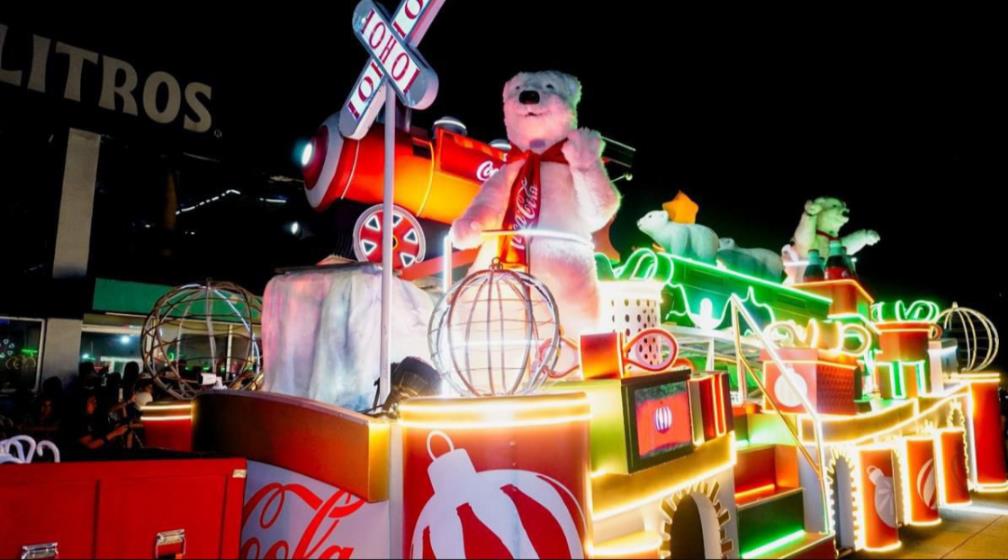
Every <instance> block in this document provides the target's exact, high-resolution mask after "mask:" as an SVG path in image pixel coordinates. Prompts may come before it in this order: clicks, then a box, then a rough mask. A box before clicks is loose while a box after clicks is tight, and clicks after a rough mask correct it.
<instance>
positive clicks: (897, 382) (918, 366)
mask: <svg viewBox="0 0 1008 560" xmlns="http://www.w3.org/2000/svg"><path fill="white" fill-rule="evenodd" d="M876 365H885V366H887V367H888V368H889V386H890V387H892V388H893V398H894V399H903V400H906V398H907V396H906V387H904V386H903V375H902V374H903V366H904V365H908V366H913V368H914V377H916V378H917V392H918V394H919V393H920V392H921V391H922V389H923V388H924V387H926V386H927V385H926V384H925V383H924V381H925V380H924V375H925V373H926V371H925V366H926V365H927V360H913V361H905V360H891V361H883V362H878V363H877V364H876ZM896 372H900V375H896ZM897 388H899V391H898V392H897V391H896V389H897Z"/></svg>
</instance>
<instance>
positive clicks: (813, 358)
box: [760, 319, 871, 415]
mask: <svg viewBox="0 0 1008 560" xmlns="http://www.w3.org/2000/svg"><path fill="white" fill-rule="evenodd" d="M764 334H765V335H766V336H767V337H768V338H769V339H770V340H771V341H774V342H775V344H776V346H777V348H776V354H777V357H778V358H779V359H780V364H778V362H777V361H776V360H774V359H773V358H772V357H771V355H770V352H769V351H768V350H766V349H764V350H763V351H762V354H761V356H760V358H761V359H762V360H763V383H764V386H765V387H766V394H764V406H766V407H777V408H778V409H780V410H781V411H782V412H795V413H803V412H808V409H809V408H811V409H812V410H814V411H816V412H818V413H821V414H845V415H852V414H856V413H857V405H856V403H855V402H854V401H855V400H856V399H858V398H860V396H861V376H860V375H859V374H858V371H859V369H860V366H859V365H858V361H857V357H858V356H859V355H861V354H863V353H864V352H865V351H866V350H867V349H868V347H869V346H870V345H871V334H870V333H869V332H868V330H867V329H865V328H864V327H862V326H860V325H856V324H844V323H840V322H834V321H828V322H820V321H818V320H815V319H810V320H809V321H808V323H807V324H806V325H805V326H804V327H802V326H799V325H798V324H797V323H795V322H794V321H777V322H775V323H771V324H770V325H768V326H767V327H766V329H764ZM781 365H783V367H781Z"/></svg>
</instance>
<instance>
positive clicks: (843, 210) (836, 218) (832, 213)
mask: <svg viewBox="0 0 1008 560" xmlns="http://www.w3.org/2000/svg"><path fill="white" fill-rule="evenodd" d="M813 202H815V203H816V204H818V205H819V206H821V207H822V211H821V212H819V215H818V217H817V220H816V227H817V228H818V229H820V230H822V231H824V232H826V233H828V234H830V235H837V233H838V232H839V231H840V228H842V227H843V226H844V224H846V223H847V222H848V221H849V220H850V215H849V214H850V211H849V210H848V209H847V203H845V202H844V201H842V200H840V199H839V198H833V197H830V196H820V197H819V198H817V199H815V200H814V201H813Z"/></svg>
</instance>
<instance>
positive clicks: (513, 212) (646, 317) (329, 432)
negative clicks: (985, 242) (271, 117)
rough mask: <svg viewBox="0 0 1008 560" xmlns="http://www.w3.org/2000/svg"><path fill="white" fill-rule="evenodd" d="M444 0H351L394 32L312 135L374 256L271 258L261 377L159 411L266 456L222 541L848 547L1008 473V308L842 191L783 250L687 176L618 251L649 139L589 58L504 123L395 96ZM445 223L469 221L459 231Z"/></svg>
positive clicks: (411, 75) (170, 422)
mask: <svg viewBox="0 0 1008 560" xmlns="http://www.w3.org/2000/svg"><path fill="white" fill-rule="evenodd" d="M440 4H441V3H440V2H438V1H428V2H423V1H418V0H417V1H410V0H406V1H404V2H403V3H402V5H400V6H399V8H398V10H397V11H396V12H395V13H394V14H393V15H392V16H388V15H387V14H385V13H384V11H383V10H381V9H380V8H379V7H377V6H376V5H374V4H373V3H372V2H370V1H369V0H363V1H362V2H361V3H360V4H359V5H358V7H357V9H356V11H355V13H354V18H353V21H354V31H355V33H357V35H358V38H359V39H360V40H361V42H362V44H363V45H364V46H365V48H367V49H368V51H369V54H370V57H371V58H370V60H369V61H368V63H367V65H366V67H365V69H364V71H363V72H362V73H361V75H360V77H359V78H358V81H357V83H356V85H355V86H354V89H353V90H352V92H351V94H350V96H349V97H348V99H347V102H346V103H345V105H344V107H343V109H342V111H341V112H340V113H337V114H336V115H334V116H333V117H331V118H330V119H329V120H327V121H326V122H325V123H324V124H323V126H322V127H321V128H320V130H319V132H318V134H317V135H316V136H315V137H314V139H313V140H312V142H311V143H310V144H309V145H308V147H307V148H306V149H305V157H304V158H303V161H302V163H303V166H304V174H305V192H306V195H307V197H308V199H309V201H310V202H311V204H312V206H313V207H315V208H317V209H319V210H322V209H324V208H326V207H327V206H328V205H330V204H333V203H336V202H337V201H339V200H341V199H349V200H354V201H356V202H362V203H368V204H380V206H376V207H373V208H371V209H369V210H367V211H366V212H365V213H364V214H363V215H362V216H361V218H360V219H359V220H358V221H357V224H356V225H355V234H356V235H355V254H356V256H357V258H358V259H359V261H361V262H359V263H352V264H339V265H329V266H316V267H306V268H304V269H297V270H289V271H286V272H284V273H282V274H280V275H278V276H277V277H275V278H274V279H273V280H272V281H271V282H270V284H269V286H268V287H267V289H266V293H265V294H264V298H263V302H262V306H261V315H262V317H261V319H262V327H261V344H262V349H261V355H262V371H263V379H262V388H261V390H241V389H256V388H259V384H258V383H256V384H247V385H243V386H241V387H235V388H233V389H223V388H217V389H208V390H201V391H198V392H197V394H196V396H195V398H192V399H187V400H183V401H179V402H174V403H168V404H160V405H156V406H153V407H149V408H148V409H146V411H145V418H146V420H147V421H148V422H151V423H155V424H156V423H159V422H161V423H162V425H163V426H166V427H170V429H169V430H168V431H171V432H173V433H175V434H176V438H175V439H172V438H171V437H169V436H165V439H164V441H169V442H170V441H174V442H176V443H175V444H172V445H175V446H177V447H179V448H184V449H185V450H187V451H188V450H194V451H196V452H198V453H213V454H216V455H220V456H225V457H239V458H243V459H244V460H246V461H247V463H245V464H243V466H245V468H246V469H247V470H241V472H240V476H239V475H238V474H235V475H234V477H235V478H236V479H243V482H244V486H243V488H242V492H243V496H244V507H243V508H242V511H241V515H240V519H239V518H238V517H233V518H232V517H228V514H227V513H225V515H224V518H225V519H226V520H230V521H226V523H229V522H232V521H233V522H234V523H236V524H235V525H234V526H235V527H237V526H238V525H240V537H239V538H237V539H235V540H234V541H233V542H231V544H230V545H229V547H228V548H226V549H225V548H221V549H219V550H220V554H223V555H228V554H237V555H240V556H241V557H243V558H277V557H285V558H301V557H320V558H331V557H340V558H351V557H364V558H366V557H371V558H373V557H403V558H486V557H493V558H508V557H511V558H536V557H538V558H543V557H548V558H580V557H598V558H612V557H623V558H629V557H638V558H656V557H663V558H697V557H707V558H739V557H741V558H787V557H817V558H836V557H837V555H838V553H839V552H843V551H851V550H867V551H881V550H888V549H893V548H897V547H899V546H900V533H901V530H903V529H904V528H906V527H908V526H929V525H937V524H940V523H941V520H942V513H943V511H946V508H963V507H965V508H968V507H970V503H971V496H973V495H974V494H976V493H984V492H1006V491H1008V476H1006V466H1005V446H1004V438H1003V427H1002V423H1001V422H1002V420H1001V413H1000V406H999V400H998V391H997V390H998V383H999V375H998V374H997V373H995V372H992V371H989V370H988V369H987V368H988V367H989V366H990V364H991V362H992V360H993V358H994V356H995V355H996V353H997V345H998V339H997V332H996V330H995V328H994V327H993V325H991V324H990V322H989V321H988V320H986V318H985V317H983V315H981V314H980V313H978V312H976V311H974V310H971V309H966V308H962V307H958V306H953V307H952V308H950V309H948V310H945V311H941V309H940V307H939V306H938V305H937V304H936V303H934V302H930V301H923V300H921V301H913V302H904V301H899V300H897V301H881V300H876V299H875V297H874V296H873V295H872V294H871V293H869V292H868V291H867V290H866V289H865V287H864V286H863V285H862V284H861V283H860V282H859V280H858V279H857V275H856V274H855V272H854V266H853V261H852V260H851V259H850V258H849V255H850V254H853V253H856V252H857V251H859V250H861V249H862V248H864V247H866V246H870V245H872V244H874V243H876V242H878V241H879V237H878V235H877V234H876V233H875V232H873V231H859V232H853V233H850V234H848V235H846V236H843V237H841V236H840V229H841V228H842V227H843V225H844V223H846V221H847V216H848V212H849V211H848V209H847V208H846V206H845V205H844V203H843V202H842V201H840V200H837V199H834V198H817V199H814V200H810V201H808V202H807V203H806V204H805V208H804V213H803V215H802V217H801V220H800V223H799V225H798V227H797V229H796V232H795V236H794V239H792V241H791V242H790V243H789V244H788V245H786V246H785V247H784V248H783V250H782V251H768V250H765V249H753V248H742V247H739V246H737V245H736V242H735V241H734V240H729V239H722V238H719V237H718V236H717V234H716V233H715V232H714V231H713V230H712V229H711V228H709V227H705V226H703V225H702V224H698V223H697V222H696V220H697V216H698V214H699V208H698V206H697V205H696V204H695V203H693V202H692V201H691V200H690V199H689V197H688V196H686V195H685V194H684V193H679V194H677V195H676V196H675V197H674V198H671V200H669V202H668V203H667V204H665V205H664V206H663V207H662V208H660V209H656V210H655V211H654V212H651V213H648V214H647V215H645V216H643V217H642V218H641V220H640V221H639V222H638V227H639V228H640V229H641V230H642V231H643V232H645V233H647V234H648V235H650V236H651V237H652V238H653V240H654V242H655V245H654V247H652V248H640V249H637V250H635V251H633V252H631V253H629V254H623V255H620V254H619V253H617V252H616V251H615V249H614V248H613V247H612V246H611V245H610V244H609V243H608V235H607V228H608V224H611V223H612V217H613V216H612V214H613V213H614V212H616V206H617V205H618V200H619V195H618V191H617V190H616V188H615V186H614V184H613V182H612V181H610V180H609V175H608V170H607V169H606V167H605V166H606V165H608V166H609V169H612V168H613V167H618V168H620V169H621V170H623V171H626V169H627V168H628V167H629V165H630V158H627V157H625V155H626V150H624V153H623V155H622V156H611V155H607V151H606V149H605V148H603V146H602V140H601V138H600V137H599V136H598V135H597V134H595V133H591V132H588V131H584V130H580V129H578V128H577V124H576V121H577V115H576V112H575V111H576V106H577V99H578V97H579V95H580V84H578V83H577V82H576V79H574V78H573V77H570V76H567V75H565V74H561V73H558V72H542V73H531V74H525V73H523V74H519V75H518V76H516V77H515V78H514V79H512V80H511V81H509V82H508V84H507V86H506V87H505V90H504V112H505V121H506V124H507V127H508V133H509V135H508V136H509V138H508V140H509V144H508V145H505V144H504V143H497V142H495V143H494V145H491V144H486V143H483V142H480V141H478V140H475V139H472V138H470V137H468V136H467V135H466V134H465V133H464V130H459V128H458V127H455V128H454V129H452V127H449V126H444V124H445V121H440V122H441V126H439V127H436V129H435V131H434V132H433V134H428V133H426V132H424V131H422V130H419V129H416V128H410V129H408V130H403V129H401V128H397V127H396V125H395V107H394V105H395V102H396V99H398V100H399V101H401V102H402V104H403V105H404V106H406V107H410V108H414V109H422V108H423V107H425V106H427V105H429V104H430V102H431V100H432V99H433V95H434V94H436V89H437V78H436V75H435V74H433V71H432V70H431V69H430V66H429V65H427V63H426V62H425V61H424V60H423V59H422V58H421V57H420V56H419V54H418V53H417V51H416V47H417V45H418V43H419V41H420V38H421V37H422V35H423V34H424V32H425V31H426V29H427V27H428V26H429V24H430V21H431V19H432V18H433V17H434V16H435V14H436V12H437V11H438V9H439V8H440V7H441V6H440ZM383 101H384V102H385V109H386V112H385V118H384V122H383V123H382V124H380V125H379V124H373V121H374V119H375V117H376V115H377V113H378V111H379V109H380V107H381V105H382V102H383ZM544 114H545V115H547V116H548V117H549V116H550V115H553V116H556V115H558V114H559V115H560V117H558V122H559V124H558V125H557V124H556V123H546V124H543V123H539V122H538V121H535V120H534V119H538V118H541V117H542V115H544ZM522 118H526V119H532V121H522V120H521V119H522ZM528 122H535V124H534V125H529V124H527V123H528ZM523 123H525V124H523ZM554 125H556V126H558V127H559V128H556V129H553V128H551V127H553V126H554ZM523 127H525V128H523ZM530 131H531V132H530ZM536 134H541V135H546V136H548V137H549V138H550V141H549V142H547V143H537V140H538V138H537V137H536ZM383 139H384V142H382V140H383ZM561 145H562V146H561ZM557 146H561V147H557ZM558 185H559V186H558ZM571 193H575V194H573V195H572V194H571ZM671 194H672V193H670V195H671ZM571 196H573V198H563V197H571ZM551 205H552V207H551ZM426 221H433V222H437V223H440V224H444V225H446V226H447V225H450V226H451V229H450V230H449V231H448V232H447V233H446V236H445V241H444V242H443V243H442V244H441V248H440V250H441V251H440V252H441V254H440V255H436V256H432V253H433V252H432V251H428V250H427V247H426V243H425V236H424V235H423V232H422V229H423V228H422V223H424V222H426ZM442 231H443V230H442ZM827 255H828V258H825V257H827ZM379 264H380V265H381V266H379ZM470 265H471V267H470ZM463 267H468V270H466V269H465V268H463ZM865 272H868V273H870V271H865ZM460 273H461V274H460ZM586 274H587V276H586ZM210 292H211V291H210V290H203V291H202V292H200V293H202V294H204V295H206V294H207V293H210ZM235 292H236V293H238V291H237V290H235ZM169 299H170V298H169ZM223 299H224V301H228V302H236V301H237V299H234V298H231V297H230V296H225V297H224V298H223ZM206 305H207V306H209V305H210V303H207V304H206ZM592 308H594V310H595V312H590V310H591V309H592ZM159 313H160V315H159ZM152 316H160V317H170V316H171V313H167V314H166V313H164V312H163V310H158V309H156V310H155V311H154V312H152ZM571 317H573V318H574V320H572V319H571ZM162 320H163V319H162ZM152 332H160V331H159V329H158V326H155V327H153V329H152ZM249 332H250V333H251V338H250V340H251V345H250V346H249V350H248V352H249V355H255V356H258V346H256V345H258V344H259V342H258V341H257V340H256V339H255V330H254V329H250V330H249ZM159 341H160V338H158V339H157V340H156V341H155V342H152V343H151V348H152V349H156V348H161V347H166V346H170V344H168V345H166V344H164V342H163V341H160V342H159ZM253 346H255V348H256V349H255V350H253V349H252V347H253ZM152 352H153V353H154V354H156V352H154V350H152ZM258 371H259V370H258V366H257V367H256V369H255V372H256V373H258ZM184 396H186V397H192V395H184ZM179 434H180V435H179ZM5 445H7V446H9V447H10V449H8V448H7V447H5V448H4V449H3V450H2V452H3V453H5V454H6V455H7V456H8V457H10V460H11V461H12V462H30V459H31V455H32V454H33V453H34V452H35V451H34V448H32V451H31V452H30V453H28V454H27V455H25V454H24V453H23V452H21V451H20V446H19V444H16V442H12V443H9V444H5ZM172 445H169V446H172ZM206 460H209V459H206ZM37 466H38V467H47V468H50V469H52V467H54V465H37ZM217 468H220V467H217ZM234 472H235V473H238V472H239V471H237V470H235V471H234ZM180 476H181V475H180ZM92 499H93V498H92ZM214 499H216V498H214ZM218 501H219V500H218ZM229 511H230V510H229ZM231 515H236V513H235V512H233V511H232V512H231ZM225 530H226V528H221V531H225ZM236 531H237V529H236ZM38 539H42V540H44V539H51V540H55V538H53V537H49V536H44V535H43V536H39V537H38ZM172 542H173V543H176V544H177V539H176V540H175V541H172ZM229 542H230V541H229ZM25 544H28V543H25ZM222 546H223V545H222ZM100 550H102V551H104V552H106V553H108V554H109V555H113V554H116V552H115V551H113V552H109V550H108V549H100ZM36 557H42V556H36Z"/></svg>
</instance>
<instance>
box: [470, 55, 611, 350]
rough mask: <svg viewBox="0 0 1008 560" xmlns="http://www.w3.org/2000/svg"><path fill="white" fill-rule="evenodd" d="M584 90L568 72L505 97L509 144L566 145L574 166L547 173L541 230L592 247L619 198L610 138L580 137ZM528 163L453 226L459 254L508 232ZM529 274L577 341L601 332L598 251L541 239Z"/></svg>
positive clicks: (488, 255) (523, 77) (497, 180)
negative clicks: (530, 96) (608, 154)
mask: <svg viewBox="0 0 1008 560" xmlns="http://www.w3.org/2000/svg"><path fill="white" fill-rule="evenodd" d="M523 91H533V92H535V93H537V94H538V95H539V102H538V103H521V102H520V101H519V96H520V95H521V93H522V92H523ZM580 97H581V85H580V83H579V82H578V80H577V78H575V77H573V76H570V75H567V74H563V73H561V72H553V71H549V72H522V73H520V74H518V75H516V76H515V77H514V78H511V79H510V80H508V82H507V84H505V86H504V91H503V105H504V124H505V126H506V128H507V133H508V140H509V141H510V142H511V144H512V145H513V146H515V147H516V148H518V149H520V150H523V151H524V150H532V151H534V152H536V153H542V152H543V151H545V150H546V149H547V148H549V147H550V146H552V145H554V144H556V143H557V142H560V141H561V140H564V139H566V140H567V143H566V144H564V146H563V154H564V157H565V158H566V159H567V161H568V162H569V165H563V164H558V163H551V162H544V163H543V164H542V167H541V177H542V203H541V208H540V215H539V225H538V229H540V230H550V231H557V232H564V233H568V234H575V235H577V236H580V237H583V238H584V239H585V240H586V241H590V240H591V234H592V233H593V232H595V231H597V230H599V229H601V228H602V227H603V226H605V224H606V223H607V222H608V221H609V219H610V218H611V217H612V216H613V215H615V213H616V210H617V208H618V207H619V193H618V191H616V189H615V187H614V186H613V185H612V182H611V181H610V180H609V175H608V174H607V173H606V170H605V167H604V166H603V164H602V158H601V154H602V147H603V145H602V138H601V136H600V135H599V134H598V133H597V132H594V131H590V130H587V129H578V128H576V127H577V103H578V101H579V100H580ZM522 163H523V162H522V161H518V162H512V163H508V164H506V165H504V167H503V168H502V169H501V170H500V171H499V172H498V173H495V174H494V175H493V176H492V177H491V178H490V179H488V180H487V181H486V182H485V183H483V186H482V187H481V188H480V191H479V193H477V194H476V197H475V198H474V199H473V201H472V203H470V205H469V208H468V209H466V211H465V212H464V213H463V214H462V215H461V216H460V217H459V218H458V219H456V220H455V222H454V223H453V224H452V228H451V235H452V241H453V242H454V244H455V246H456V247H459V248H472V247H477V246H479V245H480V244H481V243H482V242H483V239H482V237H481V235H480V234H481V232H483V231H484V230H494V229H500V228H501V225H502V222H503V219H504V212H505V211H506V210H507V205H508V197H509V195H510V193H511V185H512V183H513V182H514V180H515V177H517V175H518V171H519V169H520V168H521V166H522ZM496 250H497V242H496V240H494V241H491V242H489V243H486V244H484V245H483V247H482V249H481V250H480V254H479V257H478V258H477V260H476V263H475V264H474V265H473V267H472V269H471V270H479V269H482V268H486V267H487V266H488V265H489V264H490V262H491V260H492V259H493V257H494V255H495V253H496ZM529 260H530V263H529V265H530V266H529V271H530V272H531V274H533V275H534V276H535V277H536V278H538V279H540V280H541V281H542V282H543V283H545V284H546V287H547V288H549V290H550V291H551V292H552V293H553V296H554V297H555V298H556V300H557V304H558V306H559V308H560V309H559V312H560V321H561V324H562V325H563V326H564V330H565V334H566V335H567V336H571V337H573V338H575V339H576V338H577V336H578V335H579V334H580V333H581V332H587V331H589V330H593V329H595V328H596V326H597V323H598V315H599V297H598V284H597V278H596V273H595V262H594V256H593V251H592V249H591V248H590V247H588V246H585V247H582V246H580V245H578V244H575V243H571V242H567V241H555V240H548V239H543V238H540V239H536V240H534V241H532V243H531V244H530V248H529Z"/></svg>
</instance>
